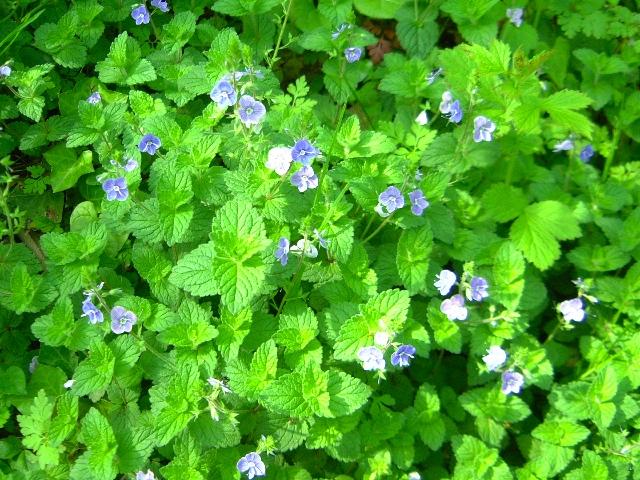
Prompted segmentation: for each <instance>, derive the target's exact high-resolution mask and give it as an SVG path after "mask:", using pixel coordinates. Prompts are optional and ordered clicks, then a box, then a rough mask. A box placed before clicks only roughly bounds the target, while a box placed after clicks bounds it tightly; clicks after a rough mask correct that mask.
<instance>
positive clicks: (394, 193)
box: [378, 186, 404, 213]
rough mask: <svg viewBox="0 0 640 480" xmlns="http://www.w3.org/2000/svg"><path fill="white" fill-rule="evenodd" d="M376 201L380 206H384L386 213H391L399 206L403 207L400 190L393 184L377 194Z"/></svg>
mask: <svg viewBox="0 0 640 480" xmlns="http://www.w3.org/2000/svg"><path fill="white" fill-rule="evenodd" d="M378 202H379V204H380V205H381V206H383V207H385V208H386V210H387V213H393V212H395V211H396V210H398V209H399V208H402V207H404V197H403V196H402V192H401V191H400V190H399V189H398V188H397V187H394V186H391V187H389V188H387V189H386V190H385V191H384V192H382V193H381V194H380V195H378Z"/></svg>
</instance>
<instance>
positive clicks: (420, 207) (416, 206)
mask: <svg viewBox="0 0 640 480" xmlns="http://www.w3.org/2000/svg"><path fill="white" fill-rule="evenodd" d="M409 200H410V201H411V213H413V214H414V215H418V216H420V215H422V212H424V209H425V208H427V207H428V206H429V202H428V201H427V199H426V198H424V193H422V190H420V189H417V190H414V191H413V192H409Z"/></svg>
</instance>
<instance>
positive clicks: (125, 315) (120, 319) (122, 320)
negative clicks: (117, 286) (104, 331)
mask: <svg viewBox="0 0 640 480" xmlns="http://www.w3.org/2000/svg"><path fill="white" fill-rule="evenodd" d="M137 322H138V317H137V316H136V314H135V313H133V312H132V311H130V310H127V309H126V308H124V307H121V306H115V307H113V308H112V309H111V331H112V332H113V333H115V334H117V335H119V334H121V333H124V332H130V331H131V329H132V328H133V326H134V325H135V324H136V323H137Z"/></svg>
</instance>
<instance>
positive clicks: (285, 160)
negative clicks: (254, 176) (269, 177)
mask: <svg viewBox="0 0 640 480" xmlns="http://www.w3.org/2000/svg"><path fill="white" fill-rule="evenodd" d="M291 161H292V158H291V149H290V148H288V147H273V148H272V149H270V150H269V153H268V154H267V161H266V163H265V166H266V167H267V168H268V169H269V170H273V171H274V172H276V173H277V174H278V175H280V176H282V175H284V174H286V173H287V172H288V171H289V168H290V167H291Z"/></svg>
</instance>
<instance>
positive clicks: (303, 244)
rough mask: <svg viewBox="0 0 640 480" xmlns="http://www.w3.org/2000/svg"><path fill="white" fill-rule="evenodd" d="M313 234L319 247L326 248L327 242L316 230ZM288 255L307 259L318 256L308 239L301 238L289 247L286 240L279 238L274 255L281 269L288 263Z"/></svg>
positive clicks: (316, 250)
mask: <svg viewBox="0 0 640 480" xmlns="http://www.w3.org/2000/svg"><path fill="white" fill-rule="evenodd" d="M314 232H315V234H316V237H317V238H318V240H319V243H320V246H321V247H324V248H327V240H326V239H325V238H323V237H322V236H321V235H320V232H318V230H314ZM290 253H292V254H294V255H300V256H305V257H308V258H316V257H317V256H318V249H317V248H316V247H315V245H314V244H313V243H311V241H310V240H309V239H305V238H301V239H300V240H298V241H297V242H296V243H295V245H291V244H290V242H289V239H288V238H286V237H280V239H279V240H278V247H277V248H276V251H275V252H274V255H275V257H276V259H277V260H279V261H280V264H281V265H282V266H283V267H284V266H285V265H286V264H287V262H288V261H289V254H290Z"/></svg>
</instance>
